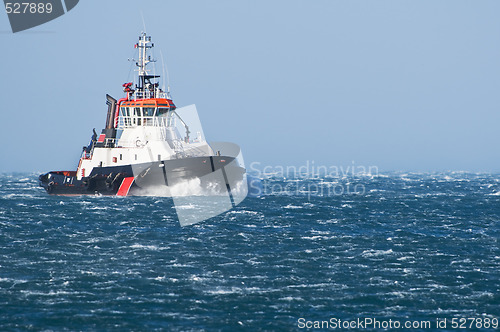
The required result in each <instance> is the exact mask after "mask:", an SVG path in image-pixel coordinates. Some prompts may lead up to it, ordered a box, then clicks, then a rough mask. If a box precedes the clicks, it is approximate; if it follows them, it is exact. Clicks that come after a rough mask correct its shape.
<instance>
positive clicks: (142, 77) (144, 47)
mask: <svg viewBox="0 0 500 332" xmlns="http://www.w3.org/2000/svg"><path fill="white" fill-rule="evenodd" d="M135 47H136V48H138V49H139V60H138V61H137V62H136V63H135V65H136V66H137V67H138V69H137V71H138V76H139V80H138V84H136V86H135V87H136V92H137V97H138V98H156V95H157V94H158V93H159V92H161V91H159V88H158V85H159V84H158V83H153V82H151V79H155V78H158V77H160V76H159V75H149V70H148V69H147V68H146V67H147V65H148V64H149V63H151V62H156V60H155V59H151V55H148V49H151V48H153V47H154V43H153V42H151V36H147V35H146V33H145V32H143V33H141V35H140V36H139V42H138V43H137V44H135ZM157 90H158V91H157Z"/></svg>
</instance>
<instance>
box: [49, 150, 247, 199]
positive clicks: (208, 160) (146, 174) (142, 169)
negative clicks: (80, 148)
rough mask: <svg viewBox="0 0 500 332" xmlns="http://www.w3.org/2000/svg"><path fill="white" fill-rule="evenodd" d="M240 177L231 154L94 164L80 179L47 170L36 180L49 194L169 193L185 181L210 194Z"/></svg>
mask: <svg viewBox="0 0 500 332" xmlns="http://www.w3.org/2000/svg"><path fill="white" fill-rule="evenodd" d="M244 176H245V170H244V169H243V168H241V167H239V165H238V163H237V162H236V161H235V160H234V158H233V157H228V156H211V157H194V158H184V159H173V160H164V161H157V162H151V163H143V164H136V165H125V166H114V167H97V168H94V169H93V170H92V173H91V174H90V175H89V176H88V177H84V178H82V179H81V180H78V179H77V176H76V172H66V171H59V172H49V173H46V174H42V175H40V177H39V180H40V186H42V187H43V188H44V189H45V190H46V191H47V193H49V194H50V195H66V196H72V195H110V196H114V195H117V194H118V195H121V196H127V195H131V196H134V195H155V196H156V195H158V196H170V195H172V194H174V195H175V192H174V193H171V192H169V190H170V188H175V189H177V190H178V189H180V190H181V191H183V190H182V189H183V187H184V186H185V185H187V184H188V183H189V181H195V182H196V183H195V184H196V185H198V186H200V187H201V188H205V187H206V188H210V190H211V191H212V192H213V193H216V191H217V190H218V189H219V190H221V191H222V192H223V191H226V190H227V189H230V188H231V187H233V188H234V187H235V186H236V182H237V181H242V180H243V178H244ZM127 179H128V180H127ZM132 179H133V181H132ZM214 182H215V185H214ZM214 191H215V192H214ZM183 192H185V191H183Z"/></svg>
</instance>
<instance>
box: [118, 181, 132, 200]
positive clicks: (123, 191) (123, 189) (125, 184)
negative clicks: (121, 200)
mask: <svg viewBox="0 0 500 332" xmlns="http://www.w3.org/2000/svg"><path fill="white" fill-rule="evenodd" d="M133 182H134V177H133V176H131V177H129V178H125V179H123V181H122V184H121V185H120V188H119V189H118V192H117V193H116V196H127V195H128V191H129V190H130V187H131V186H132V183H133Z"/></svg>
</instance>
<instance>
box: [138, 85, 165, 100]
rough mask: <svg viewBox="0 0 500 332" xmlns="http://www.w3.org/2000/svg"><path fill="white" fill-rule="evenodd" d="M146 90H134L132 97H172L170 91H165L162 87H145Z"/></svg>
mask: <svg viewBox="0 0 500 332" xmlns="http://www.w3.org/2000/svg"><path fill="white" fill-rule="evenodd" d="M144 90H145V91H134V93H133V94H132V99H133V100H137V99H150V98H163V99H171V97H170V95H169V93H168V92H163V91H161V90H160V89H158V88H157V89H155V90H149V89H144Z"/></svg>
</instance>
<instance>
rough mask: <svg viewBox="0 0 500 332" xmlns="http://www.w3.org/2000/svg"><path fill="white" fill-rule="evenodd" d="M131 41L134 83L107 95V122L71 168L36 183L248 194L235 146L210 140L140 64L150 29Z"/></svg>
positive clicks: (79, 189)
mask: <svg viewBox="0 0 500 332" xmlns="http://www.w3.org/2000/svg"><path fill="white" fill-rule="evenodd" d="M134 47H135V48H136V49H137V50H138V60H134V61H136V66H137V72H138V74H137V82H136V83H135V85H134V83H132V82H127V83H125V84H123V89H124V92H125V97H124V98H121V99H119V100H116V99H114V98H113V97H111V96H110V95H106V99H107V102H106V103H107V105H108V111H107V117H106V126H105V128H104V129H103V130H102V132H101V133H100V134H99V135H97V133H96V131H95V129H94V131H93V135H92V138H91V140H90V144H88V146H85V147H84V148H83V151H82V155H81V158H80V160H79V162H78V167H77V169H76V170H75V171H51V172H48V173H46V174H42V175H40V177H39V182H40V186H42V187H43V188H44V189H45V190H46V191H47V193H49V194H50V195H118V196H128V195H154V196H158V195H160V196H174V195H176V192H177V193H179V192H181V193H185V192H186V190H184V189H186V188H187V187H192V186H193V183H194V185H195V186H196V187H199V188H201V189H204V190H208V191H209V192H210V193H214V194H216V195H217V194H220V193H222V194H228V195H229V198H230V200H231V203H232V206H234V205H235V204H237V203H238V202H240V201H241V200H242V199H241V198H240V199H236V198H235V197H233V195H234V192H235V190H236V189H237V188H239V190H241V188H244V189H243V191H244V193H243V195H242V196H241V197H243V196H246V193H247V192H246V190H247V184H246V171H245V168H244V164H243V160H242V157H241V152H240V149H239V147H238V146H237V145H236V144H233V143H213V142H212V143H210V144H209V143H208V142H207V141H206V140H205V137H204V135H203V131H202V129H201V124H200V123H199V118H198V113H197V111H196V106H194V105H190V106H186V107H182V108H177V107H176V105H175V104H174V102H173V101H172V97H171V95H170V91H169V89H167V91H163V89H161V88H160V84H159V82H158V79H159V77H160V76H159V75H151V70H149V69H148V68H147V66H148V64H150V63H151V62H154V61H155V60H154V59H152V58H151V56H150V55H149V52H150V50H151V48H153V47H154V44H153V43H152V41H151V36H147V35H146V34H145V33H142V34H141V35H140V36H139V41H138V43H136V44H135V45H134ZM192 132H194V133H195V134H194V135H193V134H192ZM193 136H194V137H193ZM174 189H176V190H174ZM196 193H200V191H197V192H196ZM188 194H189V191H188ZM239 194H241V192H240V193H239Z"/></svg>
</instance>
